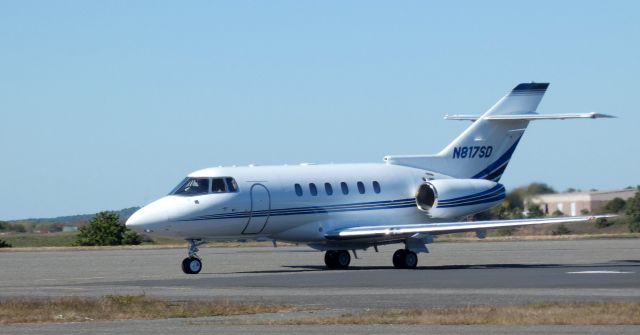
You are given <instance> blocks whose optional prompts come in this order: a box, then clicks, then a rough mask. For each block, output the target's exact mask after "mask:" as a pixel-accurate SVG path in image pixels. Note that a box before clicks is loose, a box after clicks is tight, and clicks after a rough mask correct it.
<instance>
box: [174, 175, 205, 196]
mask: <svg viewBox="0 0 640 335" xmlns="http://www.w3.org/2000/svg"><path fill="white" fill-rule="evenodd" d="M207 193H209V178H186V179H185V180H183V181H182V183H180V184H179V185H178V187H176V188H175V189H174V191H173V192H172V194H176V195H197V194H207Z"/></svg>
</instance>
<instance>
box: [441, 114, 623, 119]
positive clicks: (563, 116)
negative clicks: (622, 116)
mask: <svg viewBox="0 0 640 335" xmlns="http://www.w3.org/2000/svg"><path fill="white" fill-rule="evenodd" d="M481 117H482V116H478V115H445V117H444V119H445V120H464V121H476V120H478V119H479V118H481ZM599 118H615V116H613V115H607V114H601V113H576V114H510V115H487V116H484V117H482V119H483V120H521V121H536V120H565V119H599Z"/></svg>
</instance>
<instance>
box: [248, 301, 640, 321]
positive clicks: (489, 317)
mask: <svg viewBox="0 0 640 335" xmlns="http://www.w3.org/2000/svg"><path fill="white" fill-rule="evenodd" d="M255 323H257V324H274V325H275V324H277V325H370V324H384V325H389V324H405V325H639V324H640V303H569V304H566V303H564V304H563V303H551V304H532V305H522V306H468V307H454V308H431V309H413V310H391V311H371V312H363V313H357V314H343V315H340V316H335V317H326V318H306V319H295V320H272V321H258V322H254V324H255Z"/></svg>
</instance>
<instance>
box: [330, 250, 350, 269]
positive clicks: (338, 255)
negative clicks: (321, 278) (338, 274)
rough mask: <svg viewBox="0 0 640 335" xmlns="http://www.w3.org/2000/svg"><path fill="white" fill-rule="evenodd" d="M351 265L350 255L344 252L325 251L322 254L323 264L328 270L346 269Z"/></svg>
mask: <svg viewBox="0 0 640 335" xmlns="http://www.w3.org/2000/svg"><path fill="white" fill-rule="evenodd" d="M350 263H351V255H350V254H349V252H348V251H346V250H327V252H326V253H325V254H324V264H326V265H327V268H329V269H346V268H348V267H349V264H350Z"/></svg>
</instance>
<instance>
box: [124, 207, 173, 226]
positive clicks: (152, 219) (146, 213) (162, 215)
mask: <svg viewBox="0 0 640 335" xmlns="http://www.w3.org/2000/svg"><path fill="white" fill-rule="evenodd" d="M168 220H169V218H168V216H167V213H166V211H165V209H164V208H161V206H156V205H154V204H153V203H152V204H149V205H147V206H145V207H142V208H140V209H139V210H138V211H137V212H135V213H133V215H131V217H129V219H128V220H127V222H126V226H127V227H128V228H130V229H133V230H135V231H137V232H140V233H145V232H146V233H149V232H153V230H154V229H156V228H157V226H159V225H162V224H166V223H167V221H168Z"/></svg>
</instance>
